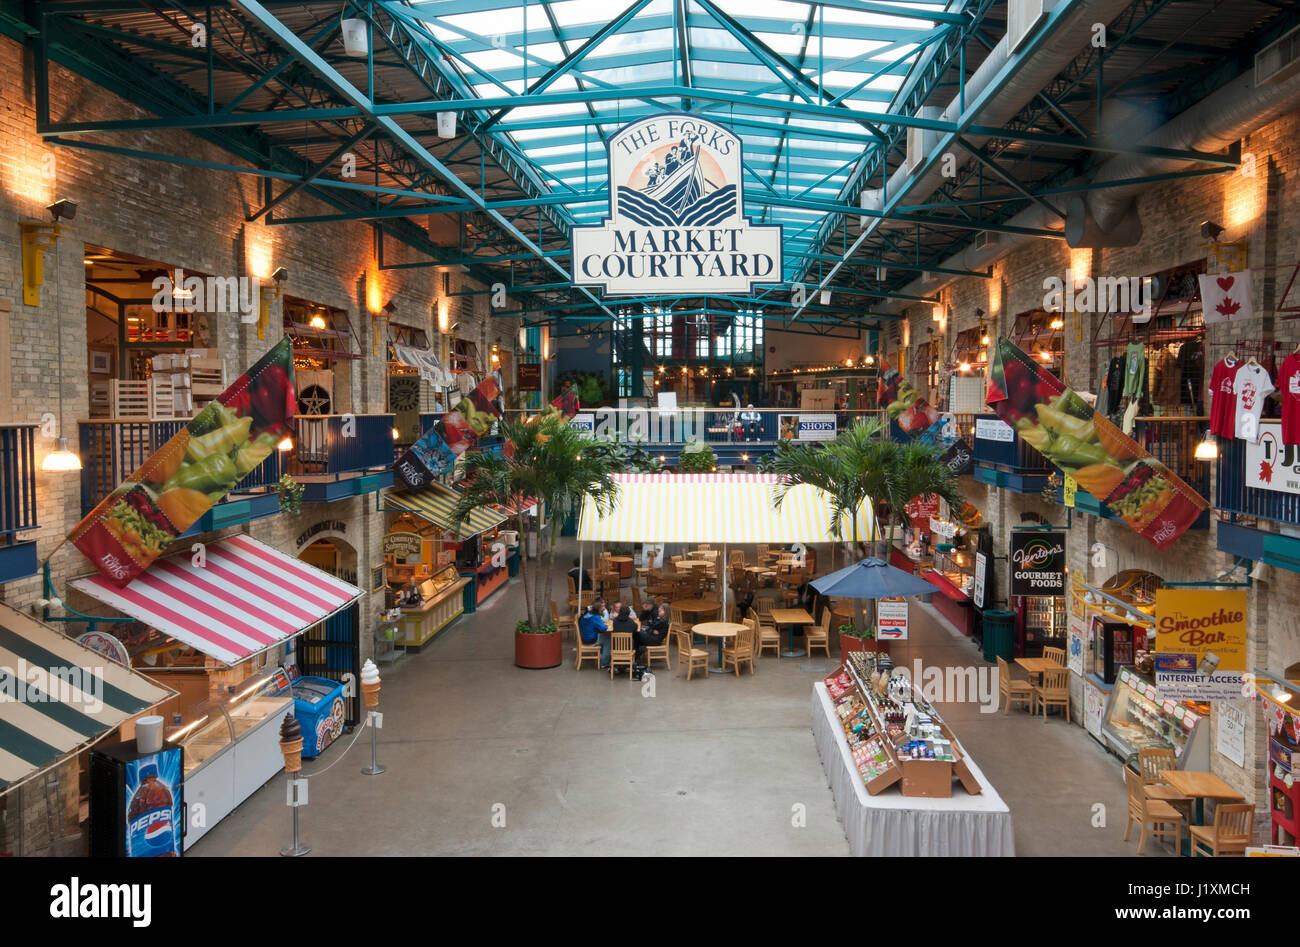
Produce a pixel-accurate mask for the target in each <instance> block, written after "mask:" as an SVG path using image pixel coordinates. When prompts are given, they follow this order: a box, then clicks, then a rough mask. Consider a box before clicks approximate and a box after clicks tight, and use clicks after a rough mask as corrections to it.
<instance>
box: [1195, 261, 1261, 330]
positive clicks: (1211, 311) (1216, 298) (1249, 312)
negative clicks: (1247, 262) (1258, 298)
mask: <svg viewBox="0 0 1300 947" xmlns="http://www.w3.org/2000/svg"><path fill="white" fill-rule="evenodd" d="M1197 280H1198V281H1199V282H1200V284H1201V309H1202V311H1203V312H1204V313H1205V321H1206V322H1207V323H1210V322H1235V321H1236V320H1238V319H1249V318H1251V317H1252V316H1254V315H1255V307H1254V306H1253V305H1252V304H1251V301H1250V299H1251V280H1250V270H1242V271H1241V272H1240V273H1220V274H1218V275H1217V276H1211V275H1208V274H1202V275H1201V276H1198V277H1197Z"/></svg>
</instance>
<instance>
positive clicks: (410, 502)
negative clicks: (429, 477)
mask: <svg viewBox="0 0 1300 947" xmlns="http://www.w3.org/2000/svg"><path fill="white" fill-rule="evenodd" d="M387 499H388V506H389V509H393V508H396V509H400V510H406V511H407V512H410V513H414V514H415V515H416V516H420V517H423V518H424V519H426V520H428V521H429V522H430V523H432V524H433V525H434V526H437V527H439V528H440V529H446V530H450V531H451V532H453V533H456V534H457V535H458V536H473V535H475V534H477V533H482V532H484V531H485V530H489V529H495V528H496V527H498V526H500V525H501V524H502V523H504V522H505V521H506V518H505V516H503V515H502V514H501V513H498V512H497V511H496V510H494V509H492V508H491V507H488V506H479V507H475V508H474V509H473V510H470V513H469V516H468V517H466V518H465V520H464V522H462V523H457V522H456V521H455V519H453V518H452V515H451V511H452V510H453V509H455V507H456V504H457V503H459V502H460V494H459V493H457V492H456V491H455V490H453V489H452V488H451V487H444V486H443V485H442V484H438V483H435V484H431V485H430V486H427V487H425V488H424V489H423V490H416V491H414V492H407V491H404V490H394V491H393V492H391V493H389V494H387Z"/></svg>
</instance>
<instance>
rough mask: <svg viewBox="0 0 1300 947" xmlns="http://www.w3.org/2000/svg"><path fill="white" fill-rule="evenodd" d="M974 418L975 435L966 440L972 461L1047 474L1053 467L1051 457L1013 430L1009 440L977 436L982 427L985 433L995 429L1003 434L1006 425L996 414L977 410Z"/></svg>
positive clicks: (1012, 469) (1023, 471) (1016, 470)
mask: <svg viewBox="0 0 1300 947" xmlns="http://www.w3.org/2000/svg"><path fill="white" fill-rule="evenodd" d="M973 421H974V423H973V428H974V431H975V433H974V435H973V438H974V439H973V441H971V442H969V443H970V444H971V447H972V449H973V453H974V455H975V463H977V464H984V465H986V466H990V467H997V468H999V469H1004V470H1010V471H1015V472H1017V473H1032V474H1039V473H1041V474H1048V473H1050V472H1051V471H1052V470H1054V469H1055V468H1054V467H1053V466H1052V463H1051V461H1049V460H1048V459H1047V458H1046V457H1044V456H1043V455H1042V454H1040V453H1039V452H1038V451H1037V450H1035V449H1034V448H1032V447H1030V446H1029V445H1028V444H1027V443H1025V441H1024V439H1023V438H1021V437H1019V436H1017V435H1016V433H1015V431H1011V438H1010V440H1001V439H998V437H995V436H985V437H980V436H979V431H980V429H981V428H983V430H984V431H985V433H986V434H987V435H992V434H993V433H994V432H1001V433H1002V434H1003V435H1005V430H1004V428H1006V427H1008V426H1007V425H1005V423H1004V422H1003V421H1002V419H1001V418H999V417H998V416H997V415H996V414H978V415H975V416H974V419H973Z"/></svg>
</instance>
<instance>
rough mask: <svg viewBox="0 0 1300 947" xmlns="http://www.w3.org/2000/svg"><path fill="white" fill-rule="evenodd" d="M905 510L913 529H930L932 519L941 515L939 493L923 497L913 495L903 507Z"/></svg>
mask: <svg viewBox="0 0 1300 947" xmlns="http://www.w3.org/2000/svg"><path fill="white" fill-rule="evenodd" d="M903 512H904V513H906V514H907V518H908V520H909V521H910V522H911V524H912V528H913V529H927V530H928V529H929V528H930V520H932V519H935V518H937V517H938V516H939V497H938V495H937V494H933V493H930V494H927V495H926V496H923V497H912V499H911V500H909V501H908V502H907V506H905V507H903Z"/></svg>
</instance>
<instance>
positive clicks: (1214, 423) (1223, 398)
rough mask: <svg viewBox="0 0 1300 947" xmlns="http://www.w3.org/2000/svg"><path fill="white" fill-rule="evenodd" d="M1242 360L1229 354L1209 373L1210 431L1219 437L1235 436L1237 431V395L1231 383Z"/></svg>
mask: <svg viewBox="0 0 1300 947" xmlns="http://www.w3.org/2000/svg"><path fill="white" fill-rule="evenodd" d="M1241 366H1242V362H1241V361H1240V360H1238V359H1235V358H1233V357H1232V356H1231V355H1229V356H1228V357H1227V358H1225V359H1223V360H1222V361H1221V362H1219V363H1218V364H1217V365H1215V366H1214V371H1213V372H1211V373H1210V387H1209V388H1208V389H1207V390H1208V391H1209V393H1210V433H1211V434H1215V435H1217V436H1219V437H1235V436H1236V433H1237V396H1236V394H1234V393H1233V387H1232V386H1233V383H1234V382H1235V381H1236V380H1237V372H1238V371H1239V370H1240V368H1241Z"/></svg>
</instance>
